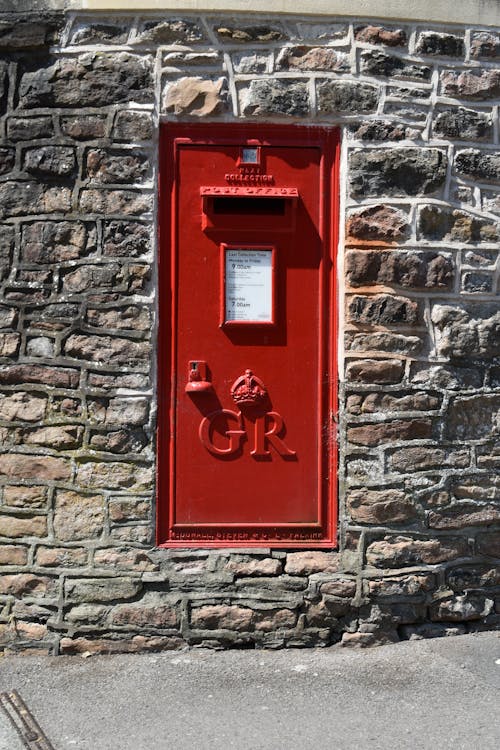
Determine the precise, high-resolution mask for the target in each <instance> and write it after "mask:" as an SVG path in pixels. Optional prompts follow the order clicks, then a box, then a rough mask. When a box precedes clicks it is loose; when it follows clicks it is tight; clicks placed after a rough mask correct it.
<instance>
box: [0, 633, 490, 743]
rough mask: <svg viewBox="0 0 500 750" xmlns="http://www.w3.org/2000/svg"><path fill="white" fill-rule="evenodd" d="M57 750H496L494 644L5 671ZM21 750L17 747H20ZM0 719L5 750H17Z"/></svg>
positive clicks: (116, 660)
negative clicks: (233, 749)
mask: <svg viewBox="0 0 500 750" xmlns="http://www.w3.org/2000/svg"><path fill="white" fill-rule="evenodd" d="M14 689H15V690H17V691H18V692H19V694H20V696H21V697H22V698H23V699H24V701H25V703H26V704H27V706H28V707H29V709H30V710H31V712H32V713H33V715H34V716H35V717H36V719H37V720H38V722H39V724H40V725H41V727H42V729H43V730H44V732H45V733H46V735H47V737H48V738H49V740H50V742H51V743H52V744H53V747H54V749H55V750H73V749H74V748H78V749H80V748H81V749H82V750H84V749H85V750H171V749H172V750H173V749H175V750H188V749H189V750H192V749H193V748H194V749H195V750H215V749H217V750H226V748H227V749H228V750H229V749H232V748H238V750H285V749H286V750H289V749H291V750H306V749H307V750H334V749H335V750H351V749H352V750H365V748H366V749H367V750H368V749H369V750H406V749H408V750H410V749H411V750H430V749H431V748H432V749H433V750H434V748H436V749H439V750H471V749H472V750H498V749H499V748H500V633H498V632H496V633H495V632H488V633H478V634H474V635H465V636H457V637H451V638H436V639H432V640H425V641H411V642H404V643H400V644H395V645H390V646H383V647H380V648H372V649H368V650H349V649H344V648H341V647H338V646H335V647H332V648H328V649H306V650H284V651H254V650H252V651H249V650H244V651H238V650H233V651H209V650H206V649H200V650H198V649H192V650H190V651H182V652H164V653H159V654H139V655H115V656H93V657H90V658H87V659H84V658H82V657H79V656H71V657H68V656H65V657H46V656H45V657H38V656H6V657H3V658H1V659H0V692H2V691H11V690H14ZM16 743H17V744H16ZM24 747H25V745H23V744H22V743H21V744H19V738H18V737H17V736H16V735H14V734H13V731H12V728H11V726H10V723H9V721H8V719H7V717H6V716H5V714H3V713H2V712H1V711H0V750H21V748H24Z"/></svg>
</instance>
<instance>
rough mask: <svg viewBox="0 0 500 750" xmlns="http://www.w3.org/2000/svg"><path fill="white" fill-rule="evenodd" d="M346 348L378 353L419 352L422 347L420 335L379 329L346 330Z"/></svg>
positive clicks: (354, 350)
mask: <svg viewBox="0 0 500 750" xmlns="http://www.w3.org/2000/svg"><path fill="white" fill-rule="evenodd" d="M344 340H345V348H346V350H349V351H352V352H372V353H376V354H381V353H383V354H417V353H418V352H419V351H420V350H421V349H422V339H421V338H419V337H418V336H403V335H402V334H399V333H389V332H387V331H377V332H375V333H353V332H351V331H346V333H345V337H344Z"/></svg>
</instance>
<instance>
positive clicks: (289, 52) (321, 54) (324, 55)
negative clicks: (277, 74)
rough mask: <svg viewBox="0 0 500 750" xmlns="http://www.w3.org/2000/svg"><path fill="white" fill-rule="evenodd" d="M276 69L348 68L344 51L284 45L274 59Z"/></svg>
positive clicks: (336, 69) (341, 69) (347, 59)
mask: <svg viewBox="0 0 500 750" xmlns="http://www.w3.org/2000/svg"><path fill="white" fill-rule="evenodd" d="M276 67H277V69H278V70H305V71H308V70H332V71H344V72H345V71H347V70H349V69H350V62H349V57H348V55H347V54H346V53H345V52H340V51H338V50H335V49H332V47H306V46H300V47H284V48H283V49H282V50H281V52H280V54H279V55H278V58H277V60H276Z"/></svg>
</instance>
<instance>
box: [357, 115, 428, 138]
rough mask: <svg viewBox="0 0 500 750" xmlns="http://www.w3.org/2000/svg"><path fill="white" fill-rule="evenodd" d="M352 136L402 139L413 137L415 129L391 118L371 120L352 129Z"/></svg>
mask: <svg viewBox="0 0 500 750" xmlns="http://www.w3.org/2000/svg"><path fill="white" fill-rule="evenodd" d="M351 132H352V137H353V138H355V139H359V140H361V141H369V142H370V141H402V140H404V139H405V138H412V137H414V135H415V131H414V130H413V129H412V128H409V127H407V126H406V125H404V124H402V123H397V122H396V123H395V122H391V121H390V120H370V121H369V122H364V123H361V125H358V124H356V125H355V126H353V127H352V129H351Z"/></svg>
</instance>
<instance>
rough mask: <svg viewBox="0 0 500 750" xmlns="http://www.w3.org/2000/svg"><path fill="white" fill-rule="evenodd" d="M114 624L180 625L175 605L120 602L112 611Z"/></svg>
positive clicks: (121, 625) (142, 626)
mask: <svg viewBox="0 0 500 750" xmlns="http://www.w3.org/2000/svg"><path fill="white" fill-rule="evenodd" d="M110 621H111V624H112V625H115V626H118V627H127V628H134V629H135V628H147V629H152V628H166V629H168V628H176V627H178V625H179V615H178V612H177V609H176V607H175V606H173V605H168V604H160V603H157V604H145V603H143V602H142V601H140V602H138V603H136V604H120V605H118V606H117V607H114V608H113V610H112V611H111V616H110Z"/></svg>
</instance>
